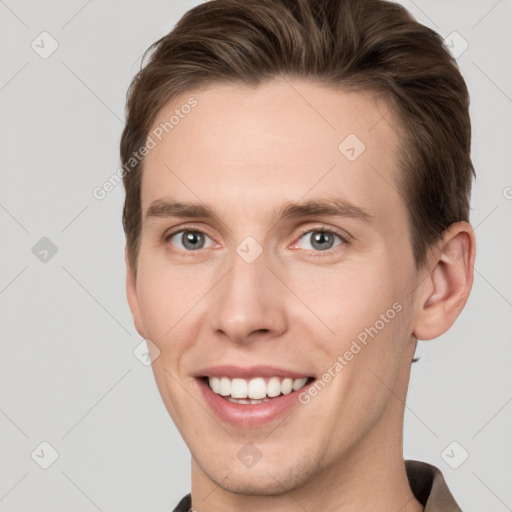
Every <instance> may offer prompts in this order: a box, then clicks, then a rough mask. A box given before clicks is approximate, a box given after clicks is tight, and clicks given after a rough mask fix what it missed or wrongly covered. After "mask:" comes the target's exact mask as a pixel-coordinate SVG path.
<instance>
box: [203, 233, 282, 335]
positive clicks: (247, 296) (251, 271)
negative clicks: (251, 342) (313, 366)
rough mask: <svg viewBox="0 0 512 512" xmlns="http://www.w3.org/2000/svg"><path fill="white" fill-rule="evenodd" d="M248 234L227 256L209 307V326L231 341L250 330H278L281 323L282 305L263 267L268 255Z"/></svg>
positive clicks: (275, 331) (275, 287)
mask: <svg viewBox="0 0 512 512" xmlns="http://www.w3.org/2000/svg"><path fill="white" fill-rule="evenodd" d="M251 238H252V237H247V238H246V239H244V240H243V241H242V242H241V243H240V244H239V245H238V246H237V248H236V250H235V252H234V253H233V254H232V256H231V259H230V270H229V272H228V273H227V274H226V275H225V277H224V278H223V279H222V280H221V282H219V285H218V289H217V293H216V295H215V297H214V301H215V303H214V305H213V307H212V310H211V315H212V317H211V322H212V328H213V330H214V331H215V332H217V333H224V334H225V335H226V336H228V337H229V338H230V339H232V340H233V341H237V342H243V341H246V340H247V339H248V338H249V336H250V335H251V333H253V332H256V331H259V332H260V334H261V333H263V332H265V333H271V334H274V335H275V334H277V333H279V332H281V331H282V330H283V329H284V328H285V326H286V321H285V311H284V305H283V304H282V303H279V296H280V294H279V290H277V286H278V285H279V283H277V282H276V280H275V277H274V276H273V274H272V272H270V270H269V269H268V268H267V264H268V263H269V257H268V255H267V254H266V253H265V251H264V250H263V248H262V247H261V246H260V244H259V243H258V242H257V241H256V240H255V239H251Z"/></svg>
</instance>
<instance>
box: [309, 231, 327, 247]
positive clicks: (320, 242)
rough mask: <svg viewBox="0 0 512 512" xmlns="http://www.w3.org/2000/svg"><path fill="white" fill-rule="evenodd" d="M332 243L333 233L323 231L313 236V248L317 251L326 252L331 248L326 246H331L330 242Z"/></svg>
mask: <svg viewBox="0 0 512 512" xmlns="http://www.w3.org/2000/svg"><path fill="white" fill-rule="evenodd" d="M331 241H332V234H331V233H325V232H322V231H317V232H316V233H314V234H313V244H312V245H313V247H315V249H320V250H325V249H328V248H329V247H325V244H326V243H327V245H329V242H331Z"/></svg>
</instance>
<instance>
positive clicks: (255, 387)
mask: <svg viewBox="0 0 512 512" xmlns="http://www.w3.org/2000/svg"><path fill="white" fill-rule="evenodd" d="M247 396H248V397H249V398H254V399H260V398H265V397H266V396H267V385H266V384H265V381H264V380H263V379H259V378H258V379H251V380H250V381H249V385H248V386H247Z"/></svg>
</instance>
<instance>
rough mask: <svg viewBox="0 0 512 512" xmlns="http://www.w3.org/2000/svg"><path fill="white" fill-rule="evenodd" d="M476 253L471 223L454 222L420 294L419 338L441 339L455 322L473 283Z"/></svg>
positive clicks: (437, 253)
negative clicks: (439, 337)
mask: <svg viewBox="0 0 512 512" xmlns="http://www.w3.org/2000/svg"><path fill="white" fill-rule="evenodd" d="M475 253H476V241H475V235H474V232H473V228H472V227H471V225H470V224H468V223H467V222H456V223H454V224H452V225H451V226H450V227H449V228H448V229H447V230H446V232H445V234H444V236H443V239H442V241H441V242H440V244H439V246H438V248H437V249H436V251H434V263H433V266H434V268H433V270H432V272H431V273H430V275H429V276H428V277H427V278H426V279H425V280H424V282H423V283H422V286H421V288H420V291H419V293H418V295H417V300H418V301H419V302H418V308H419V310H418V315H417V318H416V321H415V324H414V332H413V334H414V336H415V337H416V338H417V339H420V340H430V339H434V338H437V337H438V336H440V335H441V334H443V333H444V332H446V331H447V330H448V329H449V328H450V327H451V326H452V325H453V323H454V322H455V320H456V319H457V317H458V316H459V314H460V313H461V311H462V309H463V308H464V306H465V304H466V302H467V299H468V297H469V293H470V291H471V287H472V285H473V275H474V269H473V267H474V261H475Z"/></svg>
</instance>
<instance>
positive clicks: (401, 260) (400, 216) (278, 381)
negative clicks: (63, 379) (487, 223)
mask: <svg viewBox="0 0 512 512" xmlns="http://www.w3.org/2000/svg"><path fill="white" fill-rule="evenodd" d="M151 49H152V50H153V53H152V56H151V59H150V61H149V62H148V63H147V65H146V66H145V67H144V68H143V69H142V70H141V71H140V72H139V73H138V75H137V76H136V77H135V79H134V81H133V83H132V86H131V88H130V91H129V96H128V102H127V122H126V127H125V130H124V133H123V136H122V141H121V158H122V161H123V163H124V170H125V172H124V176H123V178H124V185H125V188H126V200H125V206H124V212H123V223H124V228H125V232H126V235H127V246H126V262H127V296H128V301H129V304H130V308H131V311H132V314H133V317H134V322H135V326H136V329H137V331H138V332H139V334H140V335H141V336H142V337H144V338H145V339H147V340H148V346H149V347H150V351H151V354H152V360H153V363H152V367H153V371H154V375H155V379H156V383H157V385H158V388H159V391H160V393H161V396H162V399H163V401H164V404H165V406H166V408H167V410H168V412H169V414H170V415H171V417H172V419H173V421H174V422H175V424H176V427H177V428H178V430H179V431H180V433H181V435H182V436H183V439H184V440H185V442H186V444H187V446H188V447H189V449H190V452H191V457H192V490H191V495H187V496H186V497H185V498H184V499H183V500H182V502H181V503H180V504H179V505H178V507H177V508H176V509H175V510H177V511H181V510H188V509H189V508H191V507H192V508H193V509H195V510H198V511H200V512H203V511H204V512H206V511H208V512H216V511H221V510H222V511H235V510H244V511H257V510H266V509H268V510H275V511H292V510H336V511H354V510H361V511H363V510H364V511H370V510H371V511H372V512H384V511H386V512H389V511H396V512H398V511H401V512H413V511H414V512H416V511H421V510H425V511H427V512H434V511H441V510H442V511H443V512H447V511H458V510H460V508H459V507H458V505H457V503H456V501H455V499H454V498H453V496H452V494H451V493H450V491H449V490H448V488H447V486H446V483H445V481H444V479H443V476H442V474H441V472H440V471H439V470H438V469H437V468H436V467H434V466H431V465H428V464H426V463H423V462H419V461H404V459H403V453H402V450H403V449H402V431H403V417H404V404H405V399H406V394H407V386H408V382H409V376H410V369H411V362H412V361H413V356H414V352H415V348H416V343H417V340H418V339H423V340H428V339H433V338H436V337H438V336H439V335H441V334H442V333H444V332H445V331H446V330H447V329H449V328H450V326H451V325H452V324H453V323H454V321H455V320H456V318H457V317H458V315H459V314H460V312H461V310H462V309H463V307H464V305H465V303H466V301H467V298H468V295H469V293H470V290H471V286H472V282H473V262H474V258H475V237H474V234H473V230H472V228H471V225H470V224H469V223H468V211H469V200H470V191H471V180H472V176H473V175H474V169H473V166H472V163H471V159H470V138H471V129H470V121H469V114H468V103H469V96H468V91H467V88H466V85H465V83H464V80H463V79H462V77H461V75H460V73H459V71H458V69H457V66H456V64H455V62H454V60H453V59H452V57H451V56H450V55H449V53H448V52H447V51H446V50H445V48H444V47H443V45H442V39H441V37H440V36H439V35H438V34H436V33H435V32H433V31H431V30H430V29H428V28H426V27H424V26H423V25H421V24H419V23H417V22H416V21H415V20H414V19H413V18H412V17H411V16H410V15H409V14H408V13H407V11H406V10H405V9H403V8H402V7H400V6H399V5H397V4H393V3H389V2H386V1H383V0H364V1H362V0H328V1H326V0H323V1H320V0H272V1H271V0H251V1H247V0H244V1H242V0H216V1H212V2H208V3H205V4H202V5H200V6H197V7H195V8H194V9H192V10H191V11H189V12H188V13H187V14H186V15H185V16H184V17H183V18H182V19H181V20H180V22H179V23H178V24H177V26H176V27H175V28H174V30H173V31H172V32H170V33H169V34H168V35H166V36H165V37H163V38H162V39H161V40H159V41H157V42H156V43H155V44H154V45H153V47H152V48H151Z"/></svg>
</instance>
